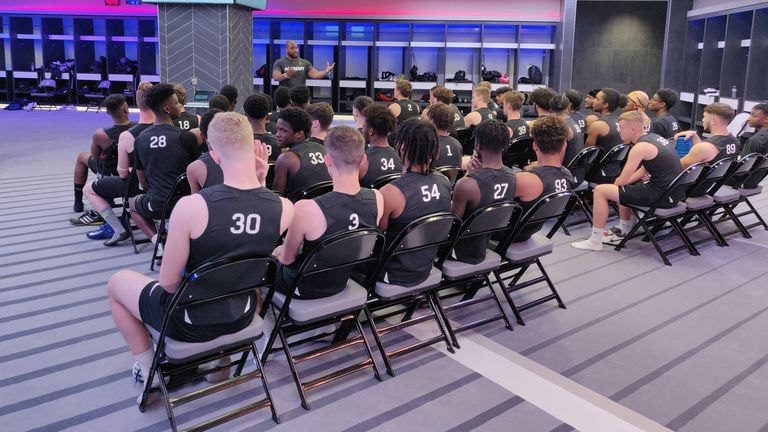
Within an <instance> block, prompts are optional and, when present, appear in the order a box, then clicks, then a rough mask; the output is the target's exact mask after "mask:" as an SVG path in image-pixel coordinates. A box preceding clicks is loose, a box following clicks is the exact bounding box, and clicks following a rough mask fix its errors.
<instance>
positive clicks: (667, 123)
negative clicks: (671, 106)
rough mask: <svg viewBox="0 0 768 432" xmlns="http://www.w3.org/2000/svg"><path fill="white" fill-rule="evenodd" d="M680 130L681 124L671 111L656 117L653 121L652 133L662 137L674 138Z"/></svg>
mask: <svg viewBox="0 0 768 432" xmlns="http://www.w3.org/2000/svg"><path fill="white" fill-rule="evenodd" d="M678 132H680V126H679V125H678V124H677V120H676V119H675V117H673V116H672V114H670V113H667V114H664V115H663V116H661V117H656V118H655V119H654V120H653V122H652V123H651V133H654V134H656V135H659V136H660V137H662V138H666V139H672V137H674V136H675V134H676V133H678Z"/></svg>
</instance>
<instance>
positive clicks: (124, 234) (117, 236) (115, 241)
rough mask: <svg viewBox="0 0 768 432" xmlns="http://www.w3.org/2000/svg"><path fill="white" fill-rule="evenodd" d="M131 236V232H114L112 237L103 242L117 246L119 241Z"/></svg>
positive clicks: (105, 244) (106, 244)
mask: <svg viewBox="0 0 768 432" xmlns="http://www.w3.org/2000/svg"><path fill="white" fill-rule="evenodd" d="M130 237H131V233H129V232H128V231H123V232H122V233H120V234H118V233H114V234H113V235H112V238H111V239H109V240H107V241H105V242H104V246H117V245H118V244H120V242H124V241H126V240H128V239H129V238H130Z"/></svg>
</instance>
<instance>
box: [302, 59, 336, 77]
mask: <svg viewBox="0 0 768 432" xmlns="http://www.w3.org/2000/svg"><path fill="white" fill-rule="evenodd" d="M334 66H336V63H326V64H325V69H324V70H322V71H319V70H317V69H315V68H314V67H313V68H311V69H309V71H308V72H307V76H308V77H310V78H312V79H323V78H325V77H327V76H328V74H329V73H331V71H332V70H333V67H334Z"/></svg>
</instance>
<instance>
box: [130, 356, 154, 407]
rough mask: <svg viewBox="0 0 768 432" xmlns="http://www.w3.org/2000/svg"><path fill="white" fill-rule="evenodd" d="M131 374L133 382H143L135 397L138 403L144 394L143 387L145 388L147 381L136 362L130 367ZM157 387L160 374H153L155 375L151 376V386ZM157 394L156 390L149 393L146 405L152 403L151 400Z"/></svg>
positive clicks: (152, 400)
mask: <svg viewBox="0 0 768 432" xmlns="http://www.w3.org/2000/svg"><path fill="white" fill-rule="evenodd" d="M131 376H132V377H133V379H134V382H137V383H143V385H142V386H141V392H140V393H139V396H138V397H137V398H136V403H137V404H140V403H141V397H142V396H143V394H144V388H146V386H147V383H146V382H145V380H144V374H143V371H142V370H141V365H140V364H139V363H138V362H136V363H134V364H133V368H132V369H131ZM158 387H160V376H159V375H158V374H155V376H153V377H152V388H158ZM157 394H158V393H157V392H153V393H150V394H149V397H148V400H147V403H146V406H149V405H150V404H152V402H154V400H155V399H156V398H157Z"/></svg>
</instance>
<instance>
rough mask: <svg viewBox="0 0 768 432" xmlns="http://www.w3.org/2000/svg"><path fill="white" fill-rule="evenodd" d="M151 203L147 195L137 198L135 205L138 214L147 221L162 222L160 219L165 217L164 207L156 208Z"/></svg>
mask: <svg viewBox="0 0 768 432" xmlns="http://www.w3.org/2000/svg"><path fill="white" fill-rule="evenodd" d="M151 201H152V200H151V199H150V198H149V195H147V194H143V195H139V196H137V197H136V203H135V204H134V208H136V213H138V214H139V215H140V216H141V217H143V218H145V219H149V220H160V218H162V217H163V208H162V206H157V207H158V208H155V206H154V205H152V203H151Z"/></svg>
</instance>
